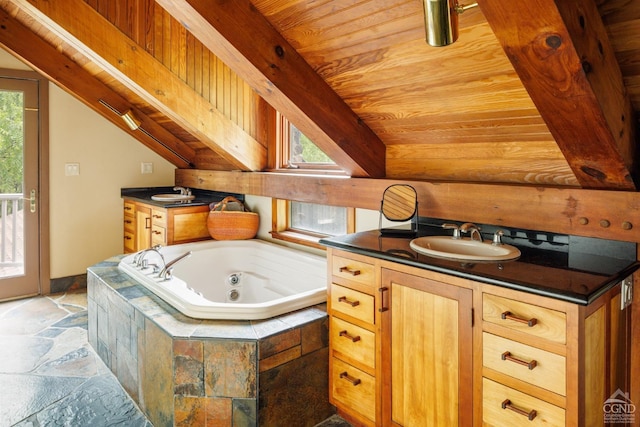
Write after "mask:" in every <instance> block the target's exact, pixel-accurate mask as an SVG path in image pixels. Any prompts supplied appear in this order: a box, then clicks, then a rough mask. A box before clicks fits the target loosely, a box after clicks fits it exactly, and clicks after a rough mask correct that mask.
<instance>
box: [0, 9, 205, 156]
mask: <svg viewBox="0 0 640 427" xmlns="http://www.w3.org/2000/svg"><path fill="white" fill-rule="evenodd" d="M19 14H20V12H19V11H18V10H16V9H15V8H13V7H12V6H11V5H9V4H8V2H4V1H2V2H0V44H2V45H3V47H4V48H5V49H6V50H8V51H9V52H11V53H12V54H13V55H14V56H16V57H18V58H20V59H21V60H22V61H23V62H24V63H26V64H28V65H29V66H30V67H31V68H33V69H34V70H36V71H38V72H39V73H40V74H42V75H43V76H45V77H46V78H47V79H49V80H50V81H52V82H54V83H55V84H57V85H58V86H60V87H62V88H63V89H65V90H66V91H67V92H69V93H71V94H72V95H74V96H75V97H76V98H78V99H79V100H80V101H82V102H83V103H84V104H86V105H87V106H89V107H90V108H92V109H93V110H95V111H96V112H98V113H99V114H101V115H102V116H104V117H105V118H106V119H107V120H109V121H111V122H112V123H114V124H115V125H116V126H118V127H119V128H121V129H122V130H123V131H125V132H127V133H129V134H130V135H131V136H133V137H134V138H136V139H137V140H139V141H140V142H142V143H143V144H144V145H146V146H147V147H149V148H150V149H151V150H153V151H155V152H156V153H157V154H159V155H160V156H162V157H163V158H165V159H166V160H167V161H169V162H171V163H173V164H174V165H176V166H178V167H190V166H191V165H192V164H193V163H194V159H195V156H196V154H195V152H194V151H193V150H192V149H190V148H189V147H188V146H187V145H185V144H184V143H182V142H181V141H179V140H178V139H177V138H176V137H174V136H173V135H172V134H170V133H169V132H167V131H166V130H165V129H164V128H162V127H161V126H159V125H157V124H156V123H155V122H154V121H153V120H151V119H149V118H148V117H147V116H146V115H144V114H143V113H142V112H141V111H138V110H135V109H134V108H133V107H132V106H131V104H130V103H129V102H128V101H127V100H125V99H124V98H122V97H121V96H120V95H118V94H117V93H115V92H114V91H113V90H111V89H110V88H109V87H107V86H106V85H105V84H103V83H101V82H100V81H98V79H96V78H95V77H94V76H92V75H91V74H90V73H88V72H87V71H86V70H84V69H83V68H81V67H80V66H79V65H78V64H77V63H75V62H74V61H72V60H71V59H69V58H68V57H67V56H65V55H64V54H63V53H62V52H61V51H60V50H59V49H57V48H56V46H53V45H51V44H49V43H48V42H46V41H45V40H44V39H42V38H41V37H39V36H38V35H37V34H36V33H35V32H34V31H33V30H32V29H31V28H27V27H26V26H24V25H23V24H22V23H20V22H19V19H16V18H15V15H19ZM22 18H24V16H22ZM100 100H102V101H103V102H104V103H106V104H107V105H109V106H110V107H112V108H114V109H116V110H118V111H119V112H124V111H126V110H128V109H133V110H134V113H135V115H136V117H137V118H138V119H140V120H141V122H142V124H141V127H142V128H143V129H145V130H146V131H147V132H148V133H149V134H150V135H153V137H150V136H149V135H147V134H145V133H143V132H141V131H139V130H138V131H132V130H131V129H129V128H128V127H127V126H126V125H125V124H124V122H123V121H122V120H121V119H120V117H119V116H118V115H116V114H115V113H114V112H113V111H112V110H110V109H108V107H106V106H105V105H104V104H103V103H101V102H100ZM154 138H156V139H157V140H160V141H162V143H159V142H158V141H157V140H156V139H154Z"/></svg>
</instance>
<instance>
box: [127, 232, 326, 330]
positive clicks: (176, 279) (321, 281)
mask: <svg viewBox="0 0 640 427" xmlns="http://www.w3.org/2000/svg"><path fill="white" fill-rule="evenodd" d="M189 251H191V252H192V253H191V256H189V257H187V258H185V259H183V260H181V261H179V262H177V263H176V264H175V265H174V268H173V272H172V273H173V274H172V276H171V278H169V279H168V280H162V279H160V278H159V277H158V273H157V272H155V273H154V272H153V268H152V267H151V265H153V264H156V265H160V266H162V265H164V262H165V261H166V263H170V262H171V261H172V260H173V259H176V258H178V257H179V256H181V255H183V254H185V253H187V252H189ZM159 252H160V253H159V254H158V253H156V252H153V251H150V252H148V253H147V254H146V255H145V259H146V260H147V261H148V263H149V267H147V268H144V269H143V268H141V267H136V265H135V263H134V259H135V254H131V255H128V256H126V257H124V258H123V259H122V260H121V261H120V263H119V264H118V268H119V269H120V270H121V271H124V272H125V273H127V274H128V275H129V276H131V277H132V278H133V279H134V280H135V281H136V282H138V283H140V284H141V285H143V286H145V287H146V288H148V289H149V290H151V292H153V293H154V294H156V295H158V296H159V297H160V298H162V299H163V300H164V301H166V302H167V303H169V304H170V305H172V306H173V307H175V308H176V309H177V310H178V311H180V312H182V313H183V314H185V315H186V316H189V317H193V318H196V319H242V320H256V319H267V318H270V317H274V316H278V315H280V314H284V313H288V312H291V311H294V310H299V309H301V308H305V307H309V306H312V305H315V304H320V303H323V302H325V301H326V294H327V283H326V278H327V272H326V270H327V268H326V259H325V258H324V257H321V256H317V255H313V254H309V253H306V252H302V251H298V250H294V249H290V248H287V247H284V246H280V245H276V244H273V243H269V242H266V241H263V240H258V239H253V240H228V241H216V240H209V241H204V242H197V243H187V244H182V245H175V246H167V247H164V248H162V249H160V251H159ZM162 258H164V260H163V259H162Z"/></svg>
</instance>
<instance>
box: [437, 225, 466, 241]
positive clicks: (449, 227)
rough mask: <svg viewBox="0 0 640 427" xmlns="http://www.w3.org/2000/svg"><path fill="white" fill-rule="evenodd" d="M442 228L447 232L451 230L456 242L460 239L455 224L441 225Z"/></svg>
mask: <svg viewBox="0 0 640 427" xmlns="http://www.w3.org/2000/svg"><path fill="white" fill-rule="evenodd" d="M442 228H444V229H447V230H453V238H454V239H456V240H458V239H461V238H462V236H460V227H458V226H457V225H456V224H448V223H447V224H442Z"/></svg>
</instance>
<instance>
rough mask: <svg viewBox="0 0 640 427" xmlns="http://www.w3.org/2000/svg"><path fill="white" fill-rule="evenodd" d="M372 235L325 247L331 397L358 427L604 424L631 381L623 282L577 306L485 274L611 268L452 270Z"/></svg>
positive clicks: (582, 280) (584, 281)
mask: <svg viewBox="0 0 640 427" xmlns="http://www.w3.org/2000/svg"><path fill="white" fill-rule="evenodd" d="M373 236H374V232H370V235H369V236H367V235H365V237H364V238H363V239H361V242H370V243H371V245H370V247H369V248H365V249H364V250H363V249H362V248H360V249H356V248H355V247H354V250H353V251H352V250H349V249H350V248H349V245H350V244H351V243H353V242H351V243H349V244H342V243H338V244H333V243H329V244H328V245H329V248H328V264H329V275H328V277H329V280H330V283H329V298H328V311H329V315H330V343H329V345H330V365H329V366H330V378H329V389H330V399H331V402H332V403H333V404H334V405H335V406H336V407H337V408H338V410H339V412H340V414H341V415H342V416H344V417H345V418H346V419H348V420H349V421H350V422H352V423H353V424H354V425H364V426H427V425H428V426H455V425H459V426H482V425H484V426H520V425H522V426H537V425H545V426H593V425H603V424H604V416H605V412H604V411H603V404H604V402H605V400H606V399H608V398H609V397H610V396H611V395H613V394H614V393H615V392H616V391H617V390H618V389H619V390H621V391H623V392H624V391H628V390H629V387H630V386H629V382H628V381H629V378H628V377H629V373H628V362H627V359H626V358H627V357H628V352H629V348H628V347H627V345H628V344H627V343H628V341H626V339H627V338H628V335H629V327H628V325H629V324H628V319H627V317H628V316H629V315H630V310H629V309H624V310H621V301H620V299H621V286H620V284H619V283H617V284H615V283H614V284H610V285H609V286H607V288H606V290H598V291H597V292H596V293H591V294H590V297H589V300H588V303H579V302H576V301H572V298H573V297H568V296H562V295H559V294H560V291H558V295H552V294H551V293H550V292H549V295H544V293H545V292H546V291H543V290H541V289H538V290H535V292H530V291H527V290H526V289H517V287H518V286H520V285H519V284H518V283H517V282H516V281H515V280H514V282H516V286H512V288H509V287H507V286H501V285H500V284H492V283H487V282H489V281H490V280H488V279H487V277H490V276H491V274H493V273H492V272H493V271H496V272H498V271H499V274H504V275H505V277H507V276H509V275H512V274H513V275H518V274H520V275H526V274H529V275H532V274H533V275H536V277H538V278H541V280H546V277H547V276H548V275H550V277H551V278H553V277H554V276H555V277H557V280H558V281H564V282H566V283H569V284H570V285H571V286H578V287H579V286H583V285H584V286H590V287H592V288H594V287H595V286H596V285H595V282H593V281H594V280H595V281H598V280H600V281H603V282H605V281H607V280H606V279H605V277H603V276H599V275H595V276H594V275H593V274H590V273H585V272H580V271H567V270H566V269H561V268H553V267H539V266H535V265H527V264H526V263H525V262H519V261H516V262H514V263H510V264H508V265H507V264H506V263H505V264H504V265H502V266H500V265H494V266H490V265H478V266H466V267H464V266H463V267H460V268H459V269H458V271H452V274H447V272H446V269H447V266H448V263H449V262H450V261H440V262H438V261H436V262H435V264H434V265H435V271H434V269H432V268H431V267H433V265H431V266H428V267H427V268H425V267H422V266H421V265H420V264H421V263H429V262H430V260H429V259H428V258H429V257H424V256H421V255H417V254H414V256H415V258H413V259H412V260H411V262H409V263H407V262H405V261H404V259H406V258H405V257H404V256H401V257H395V256H393V255H392V256H389V255H388V254H389V253H390V252H387V251H384V250H382V248H381V247H378V245H377V244H376V245H374V244H373V242H375V241H376V240H374V239H373ZM329 240H332V239H329ZM385 240H387V241H392V240H391V239H385ZM394 240H397V241H398V242H400V241H401V240H402V239H394ZM398 244H399V245H405V244H406V243H398ZM391 245H393V243H392V244H391ZM345 249H347V250H345ZM369 249H373V250H370V251H369ZM368 252H370V253H371V255H369V254H368ZM408 253H410V252H405V255H406V254H408ZM396 258H397V261H396ZM410 264H414V265H410ZM631 264H632V265H633V263H631ZM452 265H454V264H452ZM464 268H468V269H469V272H468V273H465V274H463V273H461V271H463V270H464ZM476 268H477V269H478V270H479V271H478V272H477V277H478V280H475V279H474V275H475V274H476V272H475V271H474V269H476ZM492 268H493V269H495V270H492ZM635 268H637V267H631V268H630V270H628V271H626V272H624V274H627V273H629V271H635ZM438 270H439V271H438ZM505 270H506V272H505ZM496 274H498V273H496ZM461 276H462V277H461ZM465 276H466V277H465ZM496 277H497V276H496ZM492 280H494V281H497V279H495V277H494V278H493V279H492ZM500 280H504V277H502V278H500ZM590 281H591V282H590ZM514 288H515V289H514Z"/></svg>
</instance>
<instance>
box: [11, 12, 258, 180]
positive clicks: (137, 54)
mask: <svg viewBox="0 0 640 427" xmlns="http://www.w3.org/2000/svg"><path fill="white" fill-rule="evenodd" d="M4 1H6V3H10V4H14V5H16V6H17V7H18V8H20V10H21V11H22V12H23V13H25V14H27V15H29V16H30V17H31V18H32V19H34V20H36V21H38V22H39V23H40V24H41V25H44V26H45V27H46V28H47V29H48V30H49V31H50V32H51V33H52V34H55V35H56V36H57V37H60V38H62V39H63V40H64V41H65V42H67V43H69V44H70V45H71V46H73V47H74V48H75V49H76V50H78V51H79V52H80V53H81V54H83V55H85V56H86V57H87V58H89V59H90V60H91V61H93V62H94V63H95V64H97V65H98V66H100V67H101V68H102V69H103V70H104V71H105V72H107V73H108V74H109V75H111V76H112V77H113V78H115V79H117V80H118V81H120V82H121V83H122V84H123V85H124V86H126V87H127V89H128V90H131V91H132V92H133V93H135V94H136V95H137V96H139V97H140V98H142V99H143V100H144V101H145V102H147V103H149V104H150V105H151V106H153V108H155V109H157V110H158V111H160V112H162V113H163V114H164V115H166V116H167V117H169V118H171V120H173V121H174V122H175V123H177V124H178V125H180V126H181V127H182V128H184V129H185V130H186V131H187V132H189V133H191V134H192V135H194V136H196V137H197V138H198V139H199V140H200V141H201V142H202V143H203V144H205V145H206V146H208V147H209V148H210V149H212V150H213V151H215V152H216V153H217V154H219V155H220V156H221V157H223V158H224V159H226V160H227V161H229V162H230V163H231V164H233V165H234V166H235V167H237V168H238V169H240V170H245V171H250V170H262V169H264V168H265V167H266V159H267V153H266V148H265V147H264V145H262V144H260V143H259V142H258V141H256V140H255V139H254V138H252V137H251V136H250V135H249V134H247V133H246V132H245V131H244V130H243V129H242V128H240V126H238V125H237V124H236V123H234V122H232V121H231V120H229V119H228V118H226V117H225V116H224V115H223V114H222V113H221V112H220V111H218V110H217V109H216V108H215V106H213V105H212V104H211V103H209V102H208V101H207V100H205V99H204V98H203V97H202V96H200V95H199V94H197V93H196V92H195V91H194V90H193V89H192V88H190V87H189V86H188V85H187V84H186V83H185V82H183V81H182V80H180V78H179V77H178V76H176V75H175V74H173V73H172V72H171V71H170V70H168V69H167V68H166V67H164V66H163V65H162V63H160V62H159V61H157V60H156V59H155V58H154V57H153V56H151V55H150V54H149V53H147V52H146V51H145V50H144V49H142V48H140V47H139V46H138V45H137V44H135V43H134V42H133V41H132V40H131V39H129V38H128V37H127V36H125V35H124V34H123V33H122V32H121V31H119V30H118V29H117V28H116V27H115V26H113V25H112V24H111V23H109V22H108V21H107V20H106V19H104V18H103V17H102V16H101V15H100V14H99V13H98V12H96V11H95V10H94V9H92V8H91V7H90V6H88V5H87V4H86V3H85V2H84V1H82V0H65V1H56V2H51V1H45V0H30V1H27V0H4Z"/></svg>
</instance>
